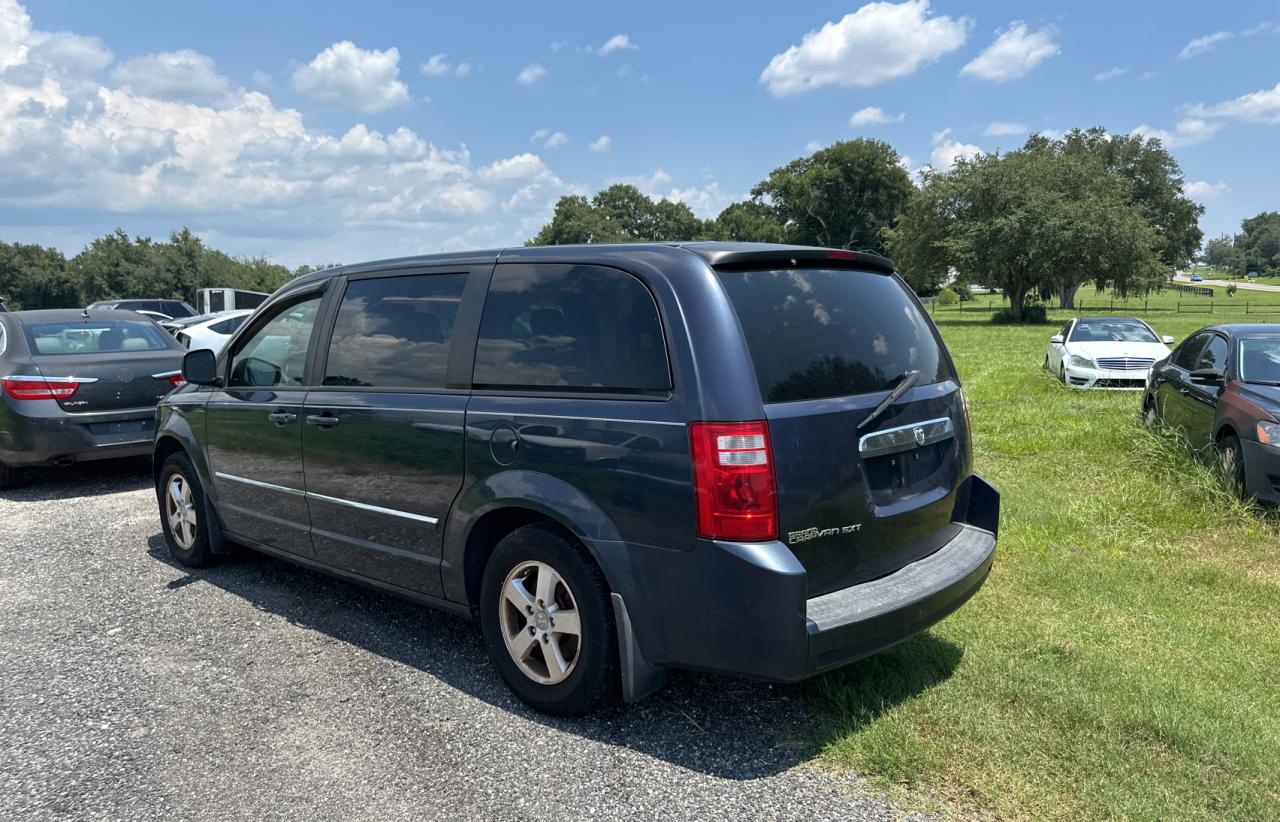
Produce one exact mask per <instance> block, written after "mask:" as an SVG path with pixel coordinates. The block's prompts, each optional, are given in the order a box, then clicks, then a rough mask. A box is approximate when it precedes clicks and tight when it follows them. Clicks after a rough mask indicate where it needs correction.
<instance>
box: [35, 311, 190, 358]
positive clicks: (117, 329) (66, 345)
mask: <svg viewBox="0 0 1280 822" xmlns="http://www.w3.org/2000/svg"><path fill="white" fill-rule="evenodd" d="M24 328H25V330H26V334H27V343H28V345H30V346H31V351H32V353H34V354H42V355H49V354H96V353H99V352H104V353H105V352H116V351H161V350H164V349H168V348H172V347H173V345H172V343H171V342H170V341H169V336H168V335H167V334H165V333H164V331H162V330H161V329H160V326H158V325H156V324H155V323H152V322H129V321H120V320H72V321H68V322H61V323H38V324H34V325H27V326H25V327H24Z"/></svg>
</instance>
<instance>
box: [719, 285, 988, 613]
mask: <svg viewBox="0 0 1280 822" xmlns="http://www.w3.org/2000/svg"><path fill="white" fill-rule="evenodd" d="M720 279H721V282H722V283H723V284H724V286H725V291H726V293H727V294H728V295H729V297H730V300H731V302H732V303H733V305H734V308H735V310H736V311H737V313H738V319H739V322H740V323H741V325H742V327H743V332H744V334H745V336H746V339H747V343H748V348H749V350H750V351H751V355H752V360H753V364H754V366H755V369H756V374H757V378H758V379H759V383H760V390H761V395H762V398H763V400H764V414H765V418H766V419H767V421H768V425H769V438H770V441H771V444H772V449H773V454H772V456H773V466H774V476H775V478H776V482H777V490H778V514H779V538H780V539H781V540H782V541H784V542H785V543H787V545H788V546H789V547H790V548H791V550H792V551H793V552H794V553H795V555H796V557H797V559H799V560H800V562H801V563H802V564H803V565H804V566H805V569H806V572H807V581H808V594H809V596H810V597H813V596H819V595H821V594H824V593H829V592H831V591H834V590H838V589H841V588H845V587H848V586H850V585H855V584H858V583H860V582H865V581H867V580H871V579H876V578H878V577H882V576H885V575H887V574H890V573H892V572H893V571H896V570H897V569H899V568H901V567H902V566H903V565H905V564H907V563H910V562H913V561H915V560H918V559H920V558H922V557H924V556H927V555H928V554H930V553H932V552H933V551H935V550H937V549H938V548H939V547H941V546H942V545H943V544H945V543H946V542H947V541H948V540H949V539H951V538H952V537H953V536H954V535H955V534H956V533H957V532H958V530H959V527H960V526H959V525H957V524H954V523H953V519H954V513H955V511H956V508H957V493H958V492H959V491H960V489H961V488H962V487H963V485H962V484H963V481H964V479H965V478H966V477H967V476H968V474H969V471H970V457H969V441H968V429H967V425H966V421H965V413H964V404H963V399H962V396H961V393H960V387H959V383H958V381H957V380H956V377H955V373H954V371H953V369H952V366H951V363H950V360H949V358H948V357H947V355H946V353H945V350H944V349H943V347H942V343H941V340H940V339H939V338H938V336H937V333H936V332H935V330H934V329H933V327H932V324H931V323H930V322H929V320H928V318H927V316H925V315H924V313H923V312H922V311H921V310H920V308H919V306H918V304H917V303H916V302H915V300H914V299H913V297H912V296H911V294H910V293H909V291H908V290H907V288H906V286H905V284H903V283H902V282H901V281H900V280H898V279H897V278H896V277H894V276H893V275H890V274H887V273H881V272H875V271H864V270H847V269H845V270H842V269H837V268H821V269H819V268H814V269H791V270H787V269H782V270H749V271H729V272H726V271H722V272H720ZM912 372H915V373H914V376H910V375H912ZM908 379H909V380H912V381H913V387H911V388H909V389H908V390H906V391H905V392H904V393H902V396H900V397H898V398H897V399H896V400H895V401H894V402H893V403H891V404H890V405H889V406H887V407H886V408H884V409H883V410H882V411H881V412H880V413H879V414H875V410H876V408H877V406H879V405H880V404H881V402H882V401H884V400H885V399H886V398H888V397H889V396H890V392H891V391H893V389H895V388H897V387H899V386H900V384H901V383H902V382H903V381H904V380H908Z"/></svg>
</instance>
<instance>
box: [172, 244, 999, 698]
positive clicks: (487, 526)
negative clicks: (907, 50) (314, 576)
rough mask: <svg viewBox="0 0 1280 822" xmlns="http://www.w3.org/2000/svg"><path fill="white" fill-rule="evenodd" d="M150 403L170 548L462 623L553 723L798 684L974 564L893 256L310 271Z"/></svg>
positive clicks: (920, 611)
mask: <svg viewBox="0 0 1280 822" xmlns="http://www.w3.org/2000/svg"><path fill="white" fill-rule="evenodd" d="M184 374H185V376H186V378H187V379H188V380H189V381H190V382H191V383H192V384H191V385H188V386H187V387H186V388H184V389H182V390H180V391H177V392H175V393H174V394H172V395H171V396H169V397H167V398H166V399H165V400H164V401H163V402H162V403H161V404H160V407H159V408H158V410H157V436H156V442H155V458H154V464H155V469H156V473H155V479H156V492H157V497H158V502H159V506H160V513H161V520H162V524H163V529H164V534H165V538H166V540H167V542H168V546H169V550H170V551H171V552H172V554H173V556H174V558H175V559H177V561H179V562H181V563H183V564H186V565H197V566H198V565H204V564H206V563H209V562H211V561H213V560H215V559H216V558H217V557H218V555H220V554H225V553H227V552H228V550H229V545H230V544H231V543H240V544H244V545H248V546H250V547H253V548H256V549H258V550H260V551H263V552H266V553H268V554H271V555H274V556H278V557H283V558H285V559H288V560H292V561H295V562H299V563H301V564H303V565H308V566H311V567H315V568H319V569H322V570H324V571H326V572H329V573H332V574H336V575H338V576H342V577H347V578H350V579H354V580H357V581H360V582H362V583H365V584H369V585H373V586H376V587H379V588H383V589H386V590H389V591H393V592H395V593H398V594H401V595H404V596H407V597H411V598H413V599H416V600H418V601H420V602H423V603H426V604H428V605H432V606H435V607H439V608H442V609H445V610H448V611H452V612H454V613H458V614H464V615H471V616H474V617H476V618H478V620H479V622H480V626H481V630H482V633H483V636H484V638H485V641H486V645H487V647H488V650H489V654H490V656H491V658H492V660H493V662H494V664H495V666H496V667H497V669H498V671H499V672H500V673H501V675H502V677H503V678H504V679H505V680H506V682H507V683H508V684H509V685H510V687H511V688H512V690H513V691H514V692H515V693H516V694H517V695H518V696H519V698H521V699H523V700H524V701H526V702H527V703H529V704H530V705H532V706H534V707H536V708H538V709H539V710H542V711H546V712H549V713H556V714H576V713H581V712H583V711H586V710H589V709H590V708H591V707H592V706H593V705H595V704H596V703H597V701H598V700H599V699H601V698H602V696H604V695H605V694H607V693H608V692H610V691H611V690H613V689H615V688H616V687H617V685H618V684H619V683H620V684H621V691H622V696H623V698H624V699H626V700H629V701H630V700H635V699H638V698H641V697H643V696H644V695H646V694H647V693H649V692H651V691H653V690H654V689H656V688H658V687H660V685H661V684H662V682H663V678H664V675H665V672H666V671H667V670H668V669H671V668H696V669H699V670H705V671H715V672H723V673H729V674H738V675H745V676H750V677H755V678H760V679H766V680H775V681H788V682H789V681H795V680H799V679H803V678H805V677H809V676H812V675H814V674H817V673H819V672H822V671H827V670H830V669H832V668H836V667H838V666H840V665H844V664H845V663H848V662H850V661H851V660H854V659H858V658H859V657H862V656H865V655H867V654H871V653H875V652H876V651H879V650H881V649H883V648H885V647H888V646H889V645H892V644H894V643H896V642H899V641H901V640H903V639H906V638H907V637H909V636H911V635H913V634H915V633H917V632H919V631H922V630H925V629H926V628H927V627H928V626H930V625H932V624H933V623H935V622H937V621H938V620H939V619H942V618H943V617H944V616H946V615H947V614H949V613H951V611H953V610H955V609H956V608H957V607H959V606H960V605H961V604H962V603H963V602H965V601H966V600H967V599H968V598H969V597H970V596H972V595H973V594H974V593H975V592H976V591H977V590H978V589H979V587H980V586H981V585H982V583H983V581H984V580H985V579H986V576H987V574H988V571H989V569H990V567H991V563H992V558H993V554H994V550H995V544H996V531H997V525H998V521H999V495H998V493H997V492H996V491H995V489H994V488H992V487H991V486H990V485H989V484H987V483H986V482H985V481H984V480H983V479H981V478H980V477H979V476H977V475H976V474H974V473H973V468H972V458H971V455H970V436H969V425H968V411H967V406H966V404H965V399H964V394H963V392H962V390H961V388H960V383H959V380H958V378H957V377H956V372H955V369H954V367H953V365H952V362H951V358H950V356H949V355H948V353H947V351H946V348H945V346H944V345H943V343H942V340H941V338H940V337H939V336H938V334H937V331H936V330H935V329H934V327H933V325H932V323H931V322H930V320H929V317H928V315H927V314H925V313H924V311H923V310H922V308H921V306H920V303H919V302H918V301H917V300H916V299H915V296H914V295H913V294H912V292H911V290H910V289H909V288H908V287H907V286H906V284H905V283H904V282H903V281H902V280H901V279H900V278H899V277H898V276H897V275H896V274H895V273H894V271H893V266H892V263H890V262H889V261H888V260H886V259H884V258H881V257H877V256H874V255H868V254H861V253H854V252H847V251H832V250H827V249H819V248H804V247H795V246H776V245H764V244H743V243H689V244H681V245H676V244H670V245H659V244H636V245H585V246H558V247H544V248H519V249H511V250H506V251H502V252H486V253H480V252H476V253H470V254H462V255H439V256H431V257H421V258H412V259H402V260H391V261H386V262H378V263H369V264H365V265H357V266H349V267H344V268H338V269H332V270H326V271H323V272H317V273H314V274H310V275H307V276H303V277H300V278H298V279H296V280H294V281H292V282H290V283H289V284H287V285H286V286H284V287H283V288H282V289H281V290H279V291H277V292H276V293H275V294H274V295H273V296H272V297H271V299H270V300H269V301H268V302H267V303H265V304H264V305H263V306H262V307H261V308H259V309H258V311H257V313H256V314H255V315H254V316H253V318H252V320H250V321H249V322H248V323H246V324H245V325H244V326H243V327H242V328H241V329H240V330H239V331H238V332H237V333H236V335H235V336H234V337H233V339H232V340H231V342H230V343H229V344H228V345H227V346H226V347H225V348H224V349H223V350H222V352H221V353H220V354H219V355H216V356H215V355H214V354H213V353H212V352H209V351H192V352H190V353H188V354H187V356H186V359H185V362H184Z"/></svg>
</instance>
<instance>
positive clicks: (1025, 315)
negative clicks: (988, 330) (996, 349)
mask: <svg viewBox="0 0 1280 822" xmlns="http://www.w3.org/2000/svg"><path fill="white" fill-rule="evenodd" d="M1048 321H1049V308H1048V306H1046V305H1045V304H1044V303H1040V302H1035V303H1028V304H1027V305H1026V306H1024V307H1023V309H1022V319H1020V320H1015V319H1014V318H1013V310H1012V309H1008V308H1002V309H1000V310H999V311H997V312H995V313H994V314H992V315H991V322H993V323H995V324H996V325H1012V324H1014V323H1023V324H1024V325H1038V324H1041V323H1046V322H1048Z"/></svg>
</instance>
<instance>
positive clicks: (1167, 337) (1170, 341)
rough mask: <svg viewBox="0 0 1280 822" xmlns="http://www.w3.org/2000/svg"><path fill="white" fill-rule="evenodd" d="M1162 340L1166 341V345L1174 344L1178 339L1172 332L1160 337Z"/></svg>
mask: <svg viewBox="0 0 1280 822" xmlns="http://www.w3.org/2000/svg"><path fill="white" fill-rule="evenodd" d="M1160 342H1162V343H1164V344H1165V345H1173V344H1174V343H1175V342H1177V340H1175V339H1174V338H1173V335H1172V334H1165V335H1164V336H1163V337H1161V338H1160Z"/></svg>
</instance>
